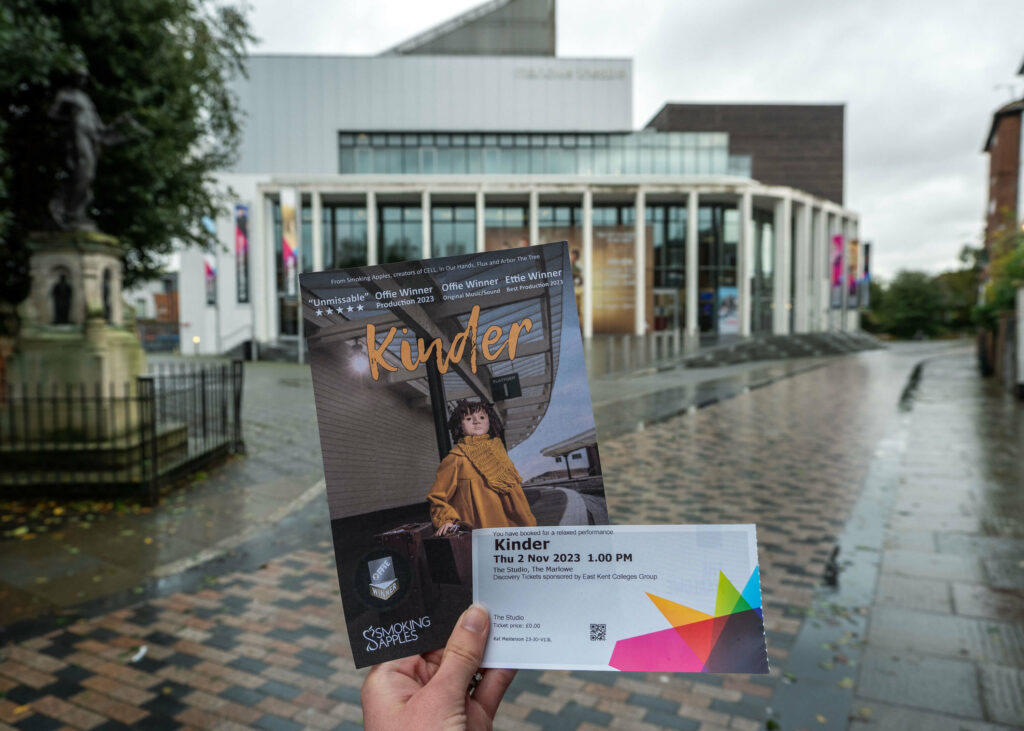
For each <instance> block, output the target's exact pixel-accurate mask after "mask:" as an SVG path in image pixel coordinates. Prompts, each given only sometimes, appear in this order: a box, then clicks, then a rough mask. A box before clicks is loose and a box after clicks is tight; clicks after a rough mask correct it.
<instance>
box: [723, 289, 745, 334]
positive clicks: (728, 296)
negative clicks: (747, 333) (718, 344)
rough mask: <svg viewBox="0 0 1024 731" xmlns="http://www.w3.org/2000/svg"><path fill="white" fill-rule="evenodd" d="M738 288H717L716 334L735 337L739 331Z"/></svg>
mask: <svg viewBox="0 0 1024 731" xmlns="http://www.w3.org/2000/svg"><path fill="white" fill-rule="evenodd" d="M738 299H739V288H738V287H719V288H718V334H719V335H736V334H737V333H739V331H740V315H739V307H738Z"/></svg>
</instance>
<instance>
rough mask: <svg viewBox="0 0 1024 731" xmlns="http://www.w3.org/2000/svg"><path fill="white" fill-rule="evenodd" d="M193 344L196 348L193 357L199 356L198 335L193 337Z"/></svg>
mask: <svg viewBox="0 0 1024 731" xmlns="http://www.w3.org/2000/svg"><path fill="white" fill-rule="evenodd" d="M192 344H193V345H194V346H196V348H195V352H194V353H193V355H199V336H198V335H193V336H192Z"/></svg>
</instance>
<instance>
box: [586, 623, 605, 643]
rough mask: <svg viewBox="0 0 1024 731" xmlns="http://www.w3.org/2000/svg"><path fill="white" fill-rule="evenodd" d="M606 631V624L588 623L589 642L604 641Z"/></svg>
mask: <svg viewBox="0 0 1024 731" xmlns="http://www.w3.org/2000/svg"><path fill="white" fill-rule="evenodd" d="M607 633H608V625H606V624H592V625H590V641H591V642H604V640H605V635H606V634H607Z"/></svg>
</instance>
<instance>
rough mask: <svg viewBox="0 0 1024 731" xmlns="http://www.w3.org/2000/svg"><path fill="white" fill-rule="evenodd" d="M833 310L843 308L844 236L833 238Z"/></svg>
mask: <svg viewBox="0 0 1024 731" xmlns="http://www.w3.org/2000/svg"><path fill="white" fill-rule="evenodd" d="M831 256H832V259H831V264H832V308H833V309H838V308H840V307H842V306H843V235H842V234H836V235H835V236H833V237H832V255H831Z"/></svg>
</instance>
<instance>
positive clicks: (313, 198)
mask: <svg viewBox="0 0 1024 731" xmlns="http://www.w3.org/2000/svg"><path fill="white" fill-rule="evenodd" d="M309 197H310V204H311V208H312V212H313V271H314V272H321V271H323V269H324V231H323V228H324V226H323V218H324V217H323V201H322V200H321V199H320V191H318V190H314V191H313V192H312V193H310V196H309Z"/></svg>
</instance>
